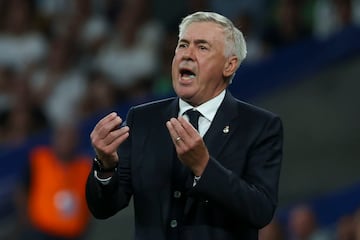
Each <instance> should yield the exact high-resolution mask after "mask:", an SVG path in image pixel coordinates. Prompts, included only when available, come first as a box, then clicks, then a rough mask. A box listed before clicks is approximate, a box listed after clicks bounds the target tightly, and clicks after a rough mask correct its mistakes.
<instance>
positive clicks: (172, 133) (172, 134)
mask: <svg viewBox="0 0 360 240" xmlns="http://www.w3.org/2000/svg"><path fill="white" fill-rule="evenodd" d="M166 127H167V128H168V130H169V133H170V137H171V139H172V141H173V143H174V144H175V145H176V144H177V143H178V142H179V141H181V140H180V139H181V137H180V136H179V134H178V133H177V132H176V131H175V128H174V126H173V124H172V123H171V121H167V122H166ZM179 138H180V139H179Z"/></svg>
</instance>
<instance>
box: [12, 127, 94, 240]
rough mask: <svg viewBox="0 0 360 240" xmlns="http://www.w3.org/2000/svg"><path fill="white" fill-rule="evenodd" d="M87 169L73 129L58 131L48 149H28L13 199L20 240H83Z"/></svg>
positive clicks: (87, 161)
mask: <svg viewBox="0 0 360 240" xmlns="http://www.w3.org/2000/svg"><path fill="white" fill-rule="evenodd" d="M90 169H91V159H90V158H89V157H88V156H83V155H81V154H79V153H78V152H77V134H76V129H75V127H73V126H70V125H62V126H60V127H58V128H57V129H56V130H55V133H54V135H53V142H52V145H50V146H37V147H35V148H34V149H32V150H31V151H30V153H29V161H28V167H26V170H25V174H24V175H23V176H24V177H23V181H22V182H23V184H22V187H20V189H22V191H19V192H18V193H20V194H18V196H17V206H18V207H19V208H18V210H19V216H21V219H20V223H23V224H22V226H25V227H23V229H22V234H20V235H23V237H20V239H26V240H30V239H36V240H45V239H46V240H47V239H49V240H50V239H51V240H54V239H57V240H60V239H61V240H65V239H66V240H69V239H71V240H75V239H84V238H85V235H86V232H87V229H88V225H89V220H90V214H89V211H88V208H87V205H86V201H85V183H86V179H87V176H88V174H89V172H90ZM24 213H26V214H24Z"/></svg>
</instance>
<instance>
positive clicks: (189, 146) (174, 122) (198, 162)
mask: <svg viewBox="0 0 360 240" xmlns="http://www.w3.org/2000/svg"><path fill="white" fill-rule="evenodd" d="M166 126H167V128H168V130H169V133H170V136H171V139H172V140H173V143H174V145H175V149H176V152H177V155H178V157H179V159H180V161H181V162H182V163H183V164H184V165H186V166H188V167H189V168H190V169H191V170H192V172H193V173H194V175H195V176H201V175H202V173H203V171H204V169H205V167H206V165H207V163H208V161H209V158H210V156H209V152H208V149H207V147H206V145H205V143H204V141H203V139H202V137H201V136H200V134H199V133H198V132H197V131H196V129H195V128H194V127H193V126H192V125H191V123H189V122H188V121H186V120H185V119H184V118H183V117H181V116H180V117H178V118H177V119H176V118H171V119H170V120H169V121H167V122H166Z"/></svg>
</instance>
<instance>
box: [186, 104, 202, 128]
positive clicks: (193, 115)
mask: <svg viewBox="0 0 360 240" xmlns="http://www.w3.org/2000/svg"><path fill="white" fill-rule="evenodd" d="M185 114H186V115H187V116H188V117H189V122H190V123H191V124H192V125H193V126H194V128H195V129H196V130H197V131H199V117H200V116H201V113H200V112H199V111H198V110H196V109H189V110H187V111H186V112H185Z"/></svg>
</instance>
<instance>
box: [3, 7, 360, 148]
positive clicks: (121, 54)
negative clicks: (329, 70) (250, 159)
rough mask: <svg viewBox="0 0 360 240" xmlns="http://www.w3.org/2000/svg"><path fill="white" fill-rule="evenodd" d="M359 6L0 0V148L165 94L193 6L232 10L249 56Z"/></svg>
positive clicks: (336, 22) (328, 26) (317, 31)
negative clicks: (181, 26)
mask: <svg viewBox="0 0 360 240" xmlns="http://www.w3.org/2000/svg"><path fill="white" fill-rule="evenodd" d="M359 9H360V4H359V1H358V0H277V1H266V0H243V1H231V0H198V1H191V0H187V1H171V2H169V1H165V0H153V1H147V0H12V1H5V0H0V53H1V54H0V146H4V144H11V145H17V144H20V143H22V142H23V141H24V140H25V139H27V138H28V137H29V136H30V135H32V134H33V133H36V132H38V131H39V130H41V129H45V128H48V127H54V126H56V125H57V124H59V123H61V122H63V121H68V120H74V121H78V120H81V119H83V118H86V117H88V116H90V115H91V114H93V113H96V112H98V111H99V110H104V109H110V108H111V107H113V106H114V105H115V104H119V103H121V102H123V101H127V100H132V99H134V98H135V99H136V98H142V97H144V96H146V95H149V94H155V95H156V94H157V95H159V94H160V95H168V94H171V91H172V90H171V76H170V68H171V59H172V55H173V51H174V48H175V46H176V41H177V31H178V28H177V25H178V23H179V21H180V20H181V18H182V17H184V16H185V15H186V14H188V13H190V12H194V11H197V10H211V11H216V12H219V13H222V14H224V15H226V16H228V17H229V18H231V19H232V20H233V21H234V22H235V23H236V25H237V26H238V27H239V28H240V29H241V30H242V31H243V32H244V35H245V37H246V39H247V44H248V58H247V62H254V61H259V60H261V59H262V58H264V57H266V56H268V55H269V54H272V53H273V52H274V51H276V50H278V49H280V48H283V47H286V46H288V45H292V44H295V43H296V42H298V41H301V40H303V39H306V38H309V37H317V38H326V37H328V36H330V35H331V34H333V33H335V32H338V31H340V30H341V29H343V28H344V27H346V26H348V25H354V24H358V23H359V22H360V13H359V12H360V11H359ZM325 19H326V20H325ZM0 149H1V147H0Z"/></svg>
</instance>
